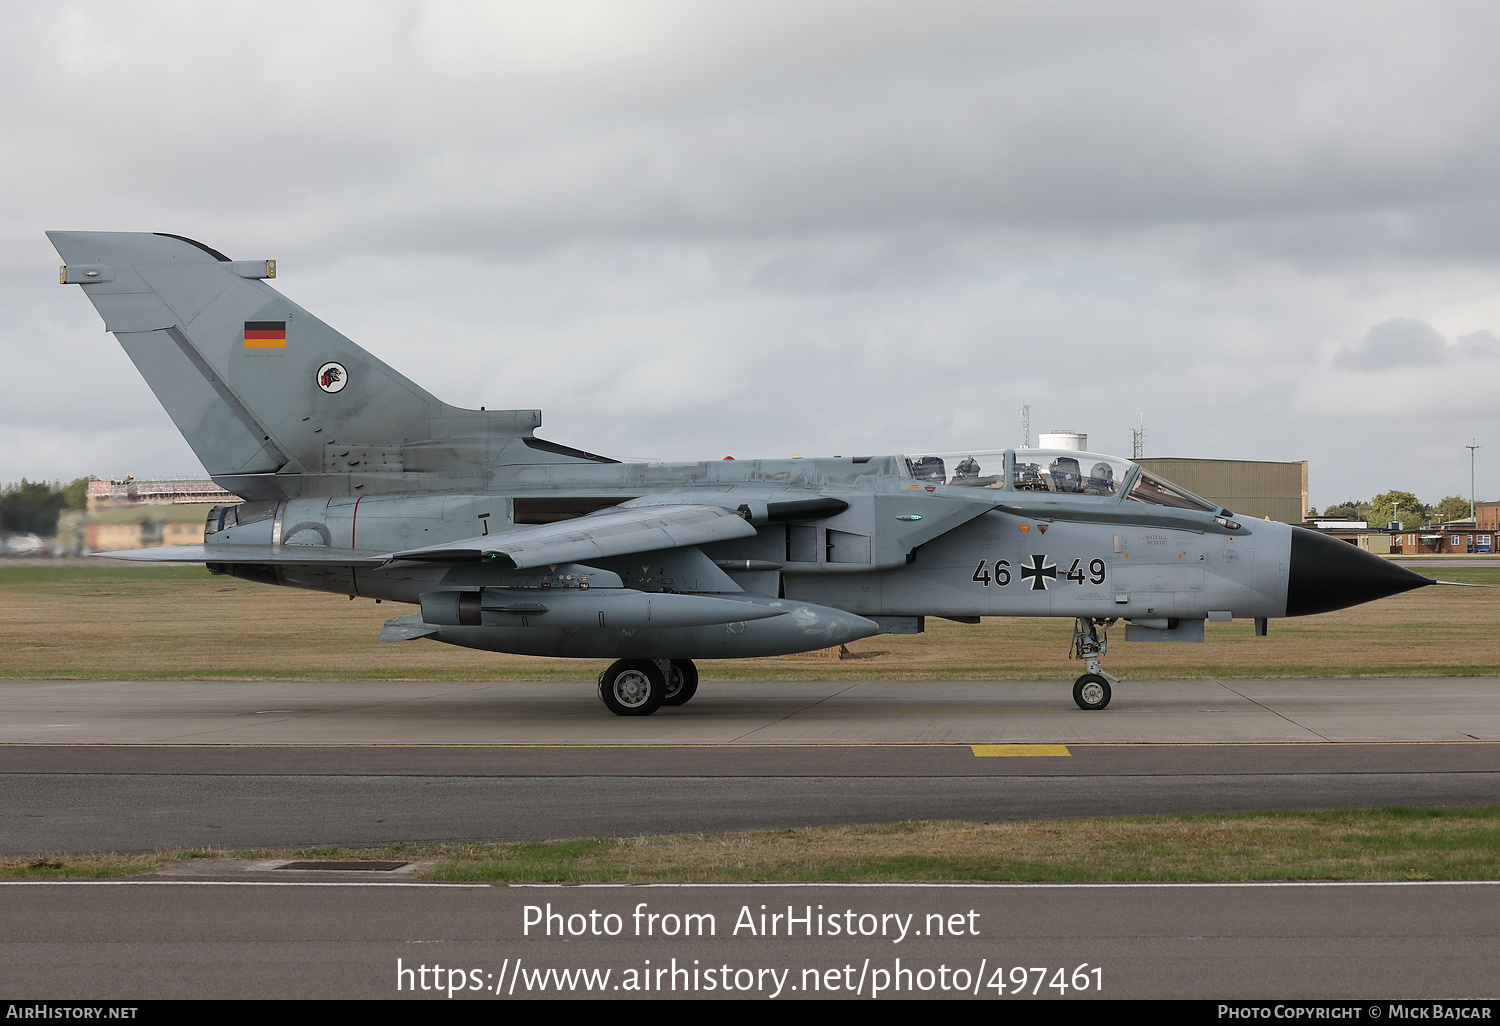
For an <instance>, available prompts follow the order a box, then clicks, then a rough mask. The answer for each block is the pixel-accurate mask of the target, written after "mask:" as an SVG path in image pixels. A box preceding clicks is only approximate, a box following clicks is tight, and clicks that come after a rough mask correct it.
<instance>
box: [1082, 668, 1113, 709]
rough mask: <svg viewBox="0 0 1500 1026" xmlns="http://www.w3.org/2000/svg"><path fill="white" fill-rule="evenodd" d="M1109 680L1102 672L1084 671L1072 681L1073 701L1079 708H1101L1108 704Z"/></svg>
mask: <svg viewBox="0 0 1500 1026" xmlns="http://www.w3.org/2000/svg"><path fill="white" fill-rule="evenodd" d="M1109 695H1110V689H1109V681H1107V680H1105V679H1104V675H1103V674H1099V673H1085V674H1084V675H1083V676H1082V677H1079V678H1078V679H1077V680H1076V681H1074V682H1073V701H1075V702H1077V703H1078V708H1080V709H1103V708H1104V707H1105V706H1106V705H1108V704H1109Z"/></svg>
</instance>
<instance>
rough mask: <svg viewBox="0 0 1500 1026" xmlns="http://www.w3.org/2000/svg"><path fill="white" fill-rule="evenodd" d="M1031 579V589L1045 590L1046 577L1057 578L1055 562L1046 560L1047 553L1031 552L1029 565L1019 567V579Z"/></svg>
mask: <svg viewBox="0 0 1500 1026" xmlns="http://www.w3.org/2000/svg"><path fill="white" fill-rule="evenodd" d="M1028 577H1029V578H1030V579H1031V590H1032V591H1046V590H1047V578H1049V577H1050V578H1052V580H1054V581H1055V580H1057V564H1056V563H1048V562H1047V554H1046V553H1043V554H1042V555H1040V556H1038V555H1035V554H1033V555H1032V557H1031V565H1030V566H1023V567H1021V580H1023V581H1024V580H1026V579H1027V578H1028Z"/></svg>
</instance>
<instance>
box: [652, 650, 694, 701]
mask: <svg viewBox="0 0 1500 1026" xmlns="http://www.w3.org/2000/svg"><path fill="white" fill-rule="evenodd" d="M697 693H698V667H696V666H694V665H693V661H692V660H691V659H673V660H672V663H671V666H670V667H669V668H668V670H667V695H666V697H665V698H663V699H662V700H661V704H662V705H687V703H688V700H689V699H690V698H692V697H693V696H694V695H695V694H697Z"/></svg>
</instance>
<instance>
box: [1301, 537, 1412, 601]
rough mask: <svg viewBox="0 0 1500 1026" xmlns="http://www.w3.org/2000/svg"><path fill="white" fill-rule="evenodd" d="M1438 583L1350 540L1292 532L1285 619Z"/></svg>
mask: <svg viewBox="0 0 1500 1026" xmlns="http://www.w3.org/2000/svg"><path fill="white" fill-rule="evenodd" d="M1436 583H1437V582H1436V581H1431V580H1428V579H1427V578H1426V577H1423V576H1422V575H1421V574H1418V573H1413V572H1412V571H1410V570H1408V569H1406V568H1405V567H1403V566H1397V565H1396V564H1395V563H1392V562H1391V561H1390V560H1388V559H1381V558H1380V557H1379V556H1377V555H1375V554H1374V553H1371V552H1366V551H1365V550H1364V549H1361V548H1357V547H1356V546H1353V545H1350V544H1349V543H1348V542H1346V541H1340V540H1339V539H1337V538H1330V537H1328V536H1327V535H1322V534H1319V533H1318V532H1316V531H1309V530H1308V529H1307V528H1305V527H1294V528H1292V558H1291V565H1290V570H1289V572H1288V575H1287V582H1286V615H1287V616H1306V615H1307V614H1309V613H1326V612H1328V611H1330V610H1333V609H1343V608H1345V607H1346V606H1357V605H1359V604H1360V603H1361V602H1372V601H1374V600H1375V599H1378V598H1385V597H1386V596H1387V595H1399V594H1400V593H1401V592H1403V591H1411V590H1412V589H1413V588H1421V587H1424V586H1426V585H1428V584H1436Z"/></svg>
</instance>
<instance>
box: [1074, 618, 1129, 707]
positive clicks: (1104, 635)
mask: <svg viewBox="0 0 1500 1026" xmlns="http://www.w3.org/2000/svg"><path fill="white" fill-rule="evenodd" d="M1114 622H1115V620H1114V619H1113V618H1110V619H1104V618H1095V617H1084V616H1080V617H1079V618H1078V619H1077V620H1075V621H1074V623H1073V644H1072V645H1071V646H1070V647H1069V649H1068V658H1069V659H1082V660H1083V665H1084V667H1085V668H1086V669H1087V670H1088V672H1087V673H1085V674H1084V675H1083V676H1082V677H1079V678H1078V679H1077V680H1076V681H1074V682H1073V701H1074V702H1077V703H1078V708H1080V709H1103V708H1104V707H1105V706H1107V705H1109V699H1110V695H1111V689H1110V684H1111V683H1114V684H1118V683H1120V678H1118V677H1116V676H1114V675H1113V674H1109V673H1105V672H1104V671H1103V670H1102V669H1100V668H1099V657H1100V656H1102V655H1104V653H1105V652H1106V651H1107V650H1108V648H1109V638H1108V635H1109V628H1110V627H1111V625H1113V624H1114Z"/></svg>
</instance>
